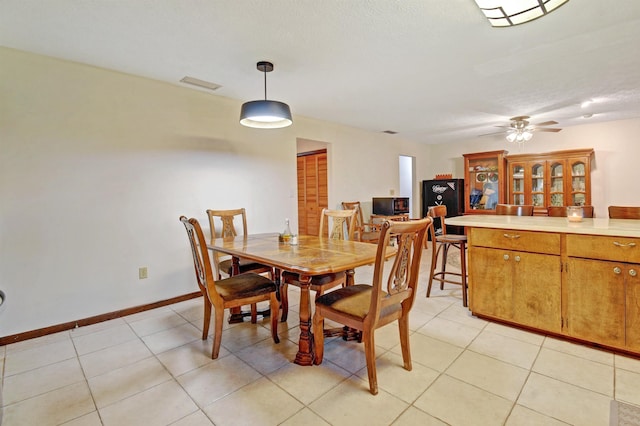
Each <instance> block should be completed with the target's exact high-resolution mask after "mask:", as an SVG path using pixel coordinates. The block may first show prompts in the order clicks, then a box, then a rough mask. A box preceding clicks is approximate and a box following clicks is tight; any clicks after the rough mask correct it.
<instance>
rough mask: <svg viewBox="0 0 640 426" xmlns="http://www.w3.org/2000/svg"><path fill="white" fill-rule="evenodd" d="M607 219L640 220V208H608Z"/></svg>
mask: <svg viewBox="0 0 640 426" xmlns="http://www.w3.org/2000/svg"><path fill="white" fill-rule="evenodd" d="M609 219H640V207H625V206H609Z"/></svg>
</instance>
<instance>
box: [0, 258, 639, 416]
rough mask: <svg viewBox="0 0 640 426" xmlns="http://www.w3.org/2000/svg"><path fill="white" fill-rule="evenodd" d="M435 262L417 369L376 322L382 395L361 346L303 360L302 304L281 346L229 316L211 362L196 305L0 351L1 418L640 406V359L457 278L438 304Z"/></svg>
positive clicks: (535, 412)
mask: <svg viewBox="0 0 640 426" xmlns="http://www.w3.org/2000/svg"><path fill="white" fill-rule="evenodd" d="M425 254H426V253H425ZM428 263H429V262H428V256H425V262H424V264H423V270H422V274H421V282H420V292H419V294H418V297H417V299H416V304H415V306H414V308H413V311H412V314H411V330H412V335H411V349H412V358H413V371H411V372H408V371H405V370H404V369H403V368H402V358H401V352H400V348H399V339H398V334H397V328H396V327H395V326H394V325H389V326H387V327H385V328H383V329H380V330H378V331H377V333H376V346H377V348H376V355H377V357H378V359H377V369H378V384H379V387H380V393H379V394H378V395H377V396H373V395H371V394H370V393H369V391H368V382H367V372H366V368H365V359H364V352H363V347H362V345H361V344H358V343H356V342H344V341H342V340H341V339H337V338H334V339H328V340H326V342H325V343H326V349H325V360H324V362H323V364H322V365H320V366H313V367H301V366H298V365H295V364H293V363H292V360H293V358H294V357H295V353H296V350H297V347H296V342H297V339H298V332H299V328H298V324H297V323H296V318H297V308H298V307H297V306H296V305H293V306H291V308H290V309H291V313H290V315H289V320H288V322H287V323H281V324H280V326H279V335H280V339H281V342H280V344H278V345H275V344H273V341H272V340H271V338H270V332H269V322H268V321H264V320H261V321H260V320H259V324H258V325H252V324H250V323H243V324H235V325H228V324H226V325H225V331H224V333H223V337H222V348H221V350H220V357H219V358H218V359H217V360H212V359H211V358H210V354H211V344H212V339H211V337H209V339H208V340H207V341H202V340H201V339H200V333H201V329H202V328H201V327H202V317H203V310H202V300H201V299H194V300H191V301H187V302H183V303H178V304H175V305H172V306H167V307H163V308H159V309H155V310H152V311H147V312H143V313H140V314H136V315H131V316H128V317H124V318H119V319H116V320H112V321H108V322H104V323H100V324H95V325H92V326H89V327H83V328H79V329H75V330H72V331H66V332H63V333H58V334H55V335H49V336H45V337H42V338H38V339H32V340H28V341H24V342H20V343H16V344H13V345H9V346H5V347H0V368H1V369H2V380H3V387H4V391H3V392H4V395H3V396H4V398H3V399H4V401H3V404H4V423H3V426H22V425H25V426H27V425H29V426H30V425H38V426H44V425H68V426H72V425H73V426H94V425H117V426H123V425H144V426H152V425H175V426H200V425H280V424H282V425H348V426H356V425H391V424H393V425H445V424H450V425H465V426H468V425H483V426H486V425H507V426H514V425H563V424H564V425H566V424H571V425H580V426H583V425H603V426H604V425H608V424H609V413H610V408H609V407H610V402H611V400H612V399H616V400H619V401H624V402H627V403H630V404H633V405H638V406H640V360H637V359H632V358H628V357H624V356H620V355H614V354H612V353H610V352H606V351H601V350H596V349H593V348H589V347H586V346H581V345H576V344H573V343H568V342H565V341H561V340H558V339H554V338H551V337H545V336H542V335H538V334H533V333H529V332H525V331H521V330H518V329H515V328H510V327H506V326H503V325H499V324H495V323H490V322H487V321H484V320H481V319H478V318H476V317H474V316H473V315H471V314H470V312H469V311H468V310H467V309H466V308H463V307H462V303H461V295H460V288H459V287H456V286H451V287H448V288H445V290H444V291H440V290H439V289H437V288H436V289H434V291H433V294H432V297H430V298H428V299H427V298H425V293H426V282H427V278H428ZM371 271H372V268H371V267H364V268H359V269H358V270H357V271H356V281H357V282H367V281H368V280H369V279H370V277H371ZM290 291H291V292H292V294H291V295H290V301H291V302H292V303H296V301H297V300H298V295H297V294H295V293H294V292H295V291H297V289H295V288H291V287H290Z"/></svg>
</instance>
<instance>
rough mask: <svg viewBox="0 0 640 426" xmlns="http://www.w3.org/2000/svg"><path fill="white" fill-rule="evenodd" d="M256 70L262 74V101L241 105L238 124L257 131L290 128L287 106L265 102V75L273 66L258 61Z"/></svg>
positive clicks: (289, 115)
mask: <svg viewBox="0 0 640 426" xmlns="http://www.w3.org/2000/svg"><path fill="white" fill-rule="evenodd" d="M257 68H258V71H261V72H263V73H264V100H261V101H250V102H245V103H244V104H242V110H241V112H240V124H242V125H243V126H247V127H254V128H257V129H279V128H282V127H287V126H290V125H291V123H293V120H292V119H291V110H290V109H289V105H287V104H285V103H283V102H278V101H269V100H267V73H268V72H271V71H273V64H272V63H271V62H267V61H260V62H258V64H257Z"/></svg>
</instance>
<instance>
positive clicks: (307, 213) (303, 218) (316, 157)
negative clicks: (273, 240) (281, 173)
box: [298, 150, 329, 235]
mask: <svg viewBox="0 0 640 426" xmlns="http://www.w3.org/2000/svg"><path fill="white" fill-rule="evenodd" d="M327 188H328V186H327V151H326V150H321V151H313V152H310V153H302V154H298V234H300V235H318V233H319V230H320V214H321V213H322V209H323V208H327V207H328V206H329V194H328V190H327Z"/></svg>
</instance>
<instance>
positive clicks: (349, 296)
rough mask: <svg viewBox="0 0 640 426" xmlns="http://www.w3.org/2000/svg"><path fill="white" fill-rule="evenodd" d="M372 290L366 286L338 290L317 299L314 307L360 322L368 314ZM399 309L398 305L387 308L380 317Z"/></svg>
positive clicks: (359, 285) (360, 285) (353, 286)
mask: <svg viewBox="0 0 640 426" xmlns="http://www.w3.org/2000/svg"><path fill="white" fill-rule="evenodd" d="M372 290H373V287H371V286H370V285H367V284H357V285H352V286H347V287H343V288H339V289H337V290H334V291H332V292H330V293H326V294H323V295H322V296H320V297H318V298H317V299H316V305H322V306H325V307H327V308H330V309H332V310H334V311H337V312H341V313H344V314H347V315H350V316H352V317H354V318H358V319H361V320H362V319H364V317H366V316H367V313H368V312H369V306H370V304H371V294H372ZM383 293H384V292H383ZM384 294H386V293H384ZM384 294H383V297H384ZM401 308H402V306H401V305H400V304H398V305H392V306H389V307H387V308H384V309H383V311H382V312H381V315H380V316H381V317H385V316H387V315H389V314H390V313H391V312H393V311H397V310H400V309H401Z"/></svg>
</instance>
